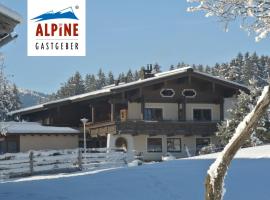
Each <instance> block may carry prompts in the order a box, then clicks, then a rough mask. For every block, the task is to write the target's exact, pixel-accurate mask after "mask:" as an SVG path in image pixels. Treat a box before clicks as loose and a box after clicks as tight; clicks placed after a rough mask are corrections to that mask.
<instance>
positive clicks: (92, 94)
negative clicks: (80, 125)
mask: <svg viewBox="0 0 270 200" xmlns="http://www.w3.org/2000/svg"><path fill="white" fill-rule="evenodd" d="M110 92H111V90H110V88H105V89H101V90H97V91H94V92H88V93H85V94H80V95H76V96H71V97H67V98H64V99H58V100H54V101H50V102H47V103H43V104H39V105H36V106H31V107H27V108H23V109H20V110H15V111H12V112H9V113H8V115H14V114H17V113H26V112H29V111H40V110H44V109H46V106H49V105H52V104H58V103H62V102H68V101H70V102H76V101H80V100H82V99H85V98H91V97H92V98H94V97H97V96H103V95H107V94H109V93H110Z"/></svg>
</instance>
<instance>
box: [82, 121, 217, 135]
mask: <svg viewBox="0 0 270 200" xmlns="http://www.w3.org/2000/svg"><path fill="white" fill-rule="evenodd" d="M217 123H218V121H144V120H128V121H122V122H120V121H116V122H103V123H95V124H91V123H88V124H87V128H88V130H89V132H90V133H91V134H93V135H103V134H107V133H112V134H115V133H125V134H132V135H137V134H147V135H185V136H191V135H202V136H209V135H213V134H214V133H215V132H216V131H217Z"/></svg>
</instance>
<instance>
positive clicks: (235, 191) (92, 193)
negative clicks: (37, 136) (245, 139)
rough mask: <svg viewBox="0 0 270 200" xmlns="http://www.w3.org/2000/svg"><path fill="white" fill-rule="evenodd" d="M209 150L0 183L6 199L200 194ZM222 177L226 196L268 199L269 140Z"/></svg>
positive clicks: (138, 199) (186, 198)
mask: <svg viewBox="0 0 270 200" xmlns="http://www.w3.org/2000/svg"><path fill="white" fill-rule="evenodd" d="M214 157H216V154H214V155H211V156H209V155H207V156H201V157H195V159H194V158H189V159H181V160H173V161H167V162H163V163H156V164H145V165H143V166H139V167H130V168H120V169H111V170H103V171H97V172H86V173H77V174H71V175H56V176H43V177H32V178H25V179H18V180H14V181H11V182H8V183H2V184H0V199H5V200H13V199H14V200H17V199H20V200H43V199H44V200H45V199H46V200H47V199H50V200H56V199H65V200H75V199H80V200H81V199H95V200H107V199H109V200H111V199H117V200H152V199H153V200H161V199H162V200H174V199H175V200H176V199H177V200H201V199H204V177H205V175H206V171H207V169H208V167H209V166H210V164H211V163H212V162H213V158H214ZM237 157H238V159H236V160H234V161H233V163H232V165H231V168H230V169H229V173H228V175H227V177H226V182H225V187H226V194H225V197H224V199H225V200H226V199H228V200H239V199H245V200H253V199H260V200H269V199H270V190H269V189H268V188H269V180H270V173H269V169H270V159H269V157H270V145H268V146H261V147H255V148H248V149H243V150H241V151H240V153H239V154H238V155H237Z"/></svg>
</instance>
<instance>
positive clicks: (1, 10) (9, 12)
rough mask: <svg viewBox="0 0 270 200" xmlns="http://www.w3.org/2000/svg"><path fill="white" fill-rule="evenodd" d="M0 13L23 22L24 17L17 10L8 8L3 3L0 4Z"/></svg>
mask: <svg viewBox="0 0 270 200" xmlns="http://www.w3.org/2000/svg"><path fill="white" fill-rule="evenodd" d="M0 13H1V14H2V15H5V16H7V17H8V18H11V19H13V20H14V21H17V22H18V23H22V17H21V16H20V15H19V14H18V13H17V12H15V11H13V10H11V9H9V8H7V7H6V6H4V5H2V4H0Z"/></svg>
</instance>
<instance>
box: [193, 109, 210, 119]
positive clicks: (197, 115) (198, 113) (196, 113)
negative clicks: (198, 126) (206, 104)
mask: <svg viewBox="0 0 270 200" xmlns="http://www.w3.org/2000/svg"><path fill="white" fill-rule="evenodd" d="M193 120H194V121H211V120H212V113H211V109H193Z"/></svg>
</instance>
